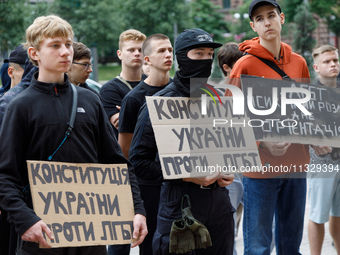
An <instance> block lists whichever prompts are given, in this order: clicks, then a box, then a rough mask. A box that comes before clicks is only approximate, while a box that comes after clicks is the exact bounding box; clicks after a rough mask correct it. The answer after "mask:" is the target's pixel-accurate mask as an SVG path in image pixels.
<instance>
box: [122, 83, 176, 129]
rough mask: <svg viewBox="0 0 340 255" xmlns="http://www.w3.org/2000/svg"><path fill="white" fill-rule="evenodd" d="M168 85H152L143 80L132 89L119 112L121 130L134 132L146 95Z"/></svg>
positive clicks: (150, 94)
mask: <svg viewBox="0 0 340 255" xmlns="http://www.w3.org/2000/svg"><path fill="white" fill-rule="evenodd" d="M171 82H172V79H170V80H169V83H171ZM169 83H168V84H169ZM168 84H167V85H168ZM167 85H165V86H162V87H158V86H150V85H148V84H146V83H145V82H144V81H141V82H140V83H139V84H138V86H137V87H136V88H134V89H133V90H132V91H130V92H129V93H128V94H127V95H126V96H125V97H124V99H123V102H122V108H121V110H120V114H119V132H120V133H133V131H134V130H135V126H136V122H137V118H138V113H139V109H140V108H141V107H142V105H143V104H144V103H145V96H152V95H153V94H155V93H157V92H158V91H160V90H162V89H163V88H165V87H166V86H167Z"/></svg>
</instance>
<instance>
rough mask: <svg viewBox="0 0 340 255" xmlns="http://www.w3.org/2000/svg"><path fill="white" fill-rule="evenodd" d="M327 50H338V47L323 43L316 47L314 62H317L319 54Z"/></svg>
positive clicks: (313, 54)
mask: <svg viewBox="0 0 340 255" xmlns="http://www.w3.org/2000/svg"><path fill="white" fill-rule="evenodd" d="M327 51H335V52H338V49H337V48H335V47H333V46H332V45H322V46H320V47H319V48H316V49H315V50H313V53H312V56H313V60H314V63H315V62H316V59H317V57H318V56H320V55H321V54H322V53H324V52H327Z"/></svg>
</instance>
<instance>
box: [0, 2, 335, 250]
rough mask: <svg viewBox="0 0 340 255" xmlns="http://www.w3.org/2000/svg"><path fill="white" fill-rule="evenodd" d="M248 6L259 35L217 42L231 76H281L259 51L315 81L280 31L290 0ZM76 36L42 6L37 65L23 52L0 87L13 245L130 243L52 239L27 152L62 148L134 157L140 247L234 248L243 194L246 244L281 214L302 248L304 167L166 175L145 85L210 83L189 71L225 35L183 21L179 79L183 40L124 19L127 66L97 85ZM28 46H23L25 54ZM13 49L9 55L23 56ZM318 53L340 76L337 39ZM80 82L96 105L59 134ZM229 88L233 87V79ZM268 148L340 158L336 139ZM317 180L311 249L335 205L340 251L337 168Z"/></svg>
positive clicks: (3, 174)
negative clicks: (5, 87) (5, 86)
mask: <svg viewBox="0 0 340 255" xmlns="http://www.w3.org/2000/svg"><path fill="white" fill-rule="evenodd" d="M249 18H250V20H251V21H250V26H251V27H252V29H253V30H254V31H255V32H256V33H257V34H258V37H256V38H253V39H252V40H246V41H244V42H243V43H241V44H240V45H239V46H238V45H236V44H227V45H225V46H224V47H223V48H221V50H220V51H219V53H218V57H219V65H220V67H221V70H222V72H223V73H224V75H225V77H226V80H225V82H228V83H230V84H233V85H235V86H239V87H240V76H241V75H242V74H247V75H253V76H259V77H263V78H277V79H282V76H281V75H280V74H278V73H277V72H276V71H275V70H274V69H273V68H272V67H271V66H269V65H267V64H265V63H264V62H263V61H262V60H261V58H262V59H266V60H267V61H271V62H272V63H274V65H276V66H277V67H279V68H280V69H281V70H283V71H284V72H285V73H286V74H287V75H288V76H289V77H290V78H292V79H294V80H296V81H302V82H305V83H308V82H310V81H309V79H310V76H309V71H308V67H307V64H306V61H305V60H304V59H303V58H302V57H301V56H299V55H298V54H296V53H294V52H293V51H292V49H291V47H290V46H289V45H287V44H285V43H283V42H282V41H281V27H282V25H283V24H284V22H285V16H284V14H283V12H282V11H281V7H280V5H279V4H278V3H277V2H276V1H275V0H253V1H252V2H251V4H250V6H249ZM73 36H74V34H73V30H72V27H71V25H70V24H69V23H68V22H67V21H65V20H63V19H61V18H60V17H57V16H54V15H50V16H46V17H44V16H42V17H39V18H37V19H36V20H35V21H34V22H33V24H32V25H31V26H30V27H29V28H28V29H27V30H26V42H25V44H24V47H25V51H27V55H28V58H29V60H30V61H31V63H33V65H34V66H35V67H32V64H31V63H29V61H28V60H25V61H22V59H20V63H19V62H17V63H15V62H14V61H12V64H11V63H10V68H9V75H10V77H11V79H12V82H13V85H12V86H11V87H12V88H11V90H9V91H8V92H7V93H6V94H5V95H4V96H2V97H1V98H0V114H1V115H0V117H1V118H0V128H1V129H0V141H1V144H0V152H1V153H0V208H1V210H2V214H1V216H2V217H1V219H2V220H4V217H3V216H4V215H6V214H5V213H8V215H9V218H10V219H11V228H8V229H6V230H5V229H1V230H0V231H1V236H4V233H5V236H6V233H8V236H10V235H9V233H11V236H13V235H14V236H15V237H16V238H15V239H17V242H16V241H13V240H12V241H7V242H10V244H9V247H10V249H7V250H6V255H7V253H8V254H9V255H13V254H15V252H16V253H17V254H85V255H86V254H107V253H108V254H110V255H115V254H116V255H117V254H129V253H130V245H110V246H109V247H105V246H87V247H86V246H83V247H68V248H53V249H49V245H48V243H47V242H46V240H45V238H49V239H54V237H53V235H52V231H51V229H49V228H48V226H47V225H46V224H45V223H44V222H43V221H42V220H41V219H40V218H39V217H38V216H37V215H36V214H35V212H34V210H33V207H32V198H31V196H30V193H29V192H23V191H24V190H25V188H26V187H27V185H28V176H27V166H26V160H46V159H47V158H48V157H49V155H51V153H53V152H54V151H55V149H56V148H58V149H57V152H56V153H55V154H53V155H54V158H53V161H60V162H74V163H84V162H85V163H103V164H108V163H126V164H127V165H128V170H129V178H130V183H131V191H132V195H133V203H134V212H135V216H134V223H133V224H134V231H133V239H134V242H133V243H132V245H131V247H135V246H137V245H139V247H140V254H155V255H156V254H162V255H163V254H175V253H185V254H223V255H226V254H230V255H231V254H233V253H234V254H235V250H234V249H233V248H234V236H235V223H236V220H234V218H233V215H234V212H235V209H236V207H238V205H239V204H240V202H241V201H242V196H243V205H244V218H243V235H244V247H245V249H244V253H245V254H259V255H260V254H261V255H263V254H270V252H271V243H272V234H273V233H272V226H273V219H274V218H275V246H276V251H277V254H287V255H288V254H289V255H290V254H300V244H301V240H302V234H303V222H304V214H305V201H306V186H307V185H306V178H294V175H293V174H292V173H288V174H286V175H282V174H283V173H279V174H276V175H266V174H265V175H263V174H262V173H260V174H259V173H245V174H244V176H243V178H241V177H240V176H236V179H235V182H234V183H233V181H234V176H232V175H228V174H219V175H217V176H213V177H211V176H207V177H194V178H183V179H177V180H170V181H169V180H167V181H164V179H163V175H162V169H161V164H160V159H159V153H158V148H157V145H156V140H155V134H154V131H153V128H152V124H151V120H150V116H149V110H148V108H147V106H146V104H145V96H152V95H155V96H161V97H188V98H189V97H190V96H192V95H193V94H195V96H197V95H200V94H201V93H203V92H202V90H200V86H199V85H198V84H194V83H192V82H191V81H192V80H191V79H192V78H201V79H205V80H207V79H208V78H209V76H210V74H211V68H212V63H213V58H214V50H215V49H217V48H219V47H220V46H222V45H221V44H219V43H216V42H214V40H213V38H212V36H211V35H210V34H209V33H208V32H207V31H204V30H202V29H198V28H195V29H187V30H184V31H183V32H182V33H181V34H179V36H178V38H177V40H176V42H175V45H174V53H175V55H176V59H177V62H178V64H179V70H178V71H177V72H176V73H175V76H174V78H173V79H171V78H170V75H169V70H170V69H171V68H172V64H173V47H172V45H171V42H170V40H169V38H168V37H167V36H165V35H163V34H154V35H151V36H149V37H146V36H145V35H144V34H143V33H141V32H140V31H137V30H134V29H129V30H126V31H124V32H123V33H122V34H121V35H120V38H119V50H118V51H117V55H118V57H119V59H120V60H121V62H122V70H121V73H120V75H118V76H117V77H115V78H113V79H112V80H110V81H109V82H107V83H106V84H104V85H103V86H102V88H101V90H100V93H99V95H98V94H97V93H96V92H95V91H92V90H91V89H90V88H89V87H88V85H87V84H86V79H87V78H88V77H89V74H90V73H91V72H92V64H91V57H92V55H91V51H90V49H89V48H87V47H86V46H85V45H84V44H82V43H80V42H74V41H73ZM22 48H23V46H20V47H19V48H17V49H16V50H15V51H14V54H17V55H18V54H21V55H22V53H23V49H22ZM25 51H24V53H25ZM243 53H246V55H245V56H242V54H243ZM13 56H16V55H13ZM13 56H12V58H11V57H10V62H11V59H12V60H13V59H16V60H17V59H18V57H17V58H15V57H13ZM313 58H314V70H315V71H316V73H317V74H318V76H319V77H318V78H319V80H318V83H319V85H324V86H327V87H338V83H337V81H336V77H337V76H338V74H339V57H338V51H337V49H336V48H334V47H330V46H325V47H320V48H318V49H316V50H315V51H314V52H313ZM144 64H145V65H146V66H147V67H148V69H149V71H148V73H147V75H146V74H144V73H143V72H142V66H143V65H144ZM20 68H21V69H22V70H21V69H20ZM19 76H20V78H18V77H19ZM21 77H22V79H21ZM20 80H21V81H20ZM17 83H19V84H18V85H17V86H15V85H16V84H17ZM84 88H85V89H84ZM74 89H75V90H74ZM74 91H76V92H74ZM73 93H77V94H78V102H77V107H80V108H81V109H83V110H84V112H86V114H78V115H77V118H76V119H75V124H74V128H73V132H72V135H71V139H68V140H67V142H66V144H65V145H63V144H62V146H61V145H60V140H61V139H62V138H63V137H64V133H65V131H66V130H67V129H68V125H69V122H68V120H69V118H70V111H71V108H72V104H73V102H72V95H73ZM225 95H226V96H230V95H231V94H230V91H228V90H227V91H226V92H225ZM258 150H259V154H260V158H261V162H262V164H263V165H272V166H276V165H306V164H308V163H309V162H310V155H311V162H312V163H313V164H318V163H320V162H327V164H335V165H338V164H339V156H338V154H339V153H338V150H337V149H333V151H332V148H330V147H328V146H311V147H309V146H308V145H302V144H293V143H289V142H278V143H277V142H275V143H274V142H258ZM324 154H326V156H324V157H322V155H324ZM130 162H131V163H130ZM321 179H322V180H321ZM309 181H310V185H309V190H310V191H309V192H310V194H311V196H310V201H311V216H310V222H309V239H310V245H311V251H312V254H320V253H321V246H322V241H323V236H324V230H323V228H324V225H323V224H324V223H325V222H327V221H328V219H329V214H330V213H331V216H330V226H331V228H330V231H331V234H332V237H333V240H334V244H335V247H336V249H337V251H338V252H339V249H340V248H339V245H340V240H339V231H340V221H339V217H340V206H339V202H338V201H339V199H338V198H339V194H340V191H338V189H339V185H338V181H339V177H338V176H331V177H328V178H320V176H316V175H310V176H309ZM320 182H322V183H323V184H322V186H320V185H319V183H320ZM232 183H233V184H232ZM228 185H230V186H228ZM227 186H228V187H227ZM226 187H227V188H226ZM320 194H322V195H320ZM324 194H326V195H327V199H324V197H325V196H326V195H324ZM321 201H322V202H323V204H322V205H320V203H321ZM329 201H331V203H330V202H329ZM184 203H187V205H190V214H189V215H186V216H187V217H189V219H190V220H192V222H191V223H190V224H189V223H188V222H186V224H187V225H185V226H179V225H175V227H174V223H176V222H177V220H178V219H180V218H182V217H183V210H182V209H183V208H182V207H183V204H184ZM234 207H235V209H234ZM320 207H321V208H320ZM194 228H195V229H194ZM174 229H175V230H174ZM202 233H204V235H203V234H202ZM143 241H144V242H143ZM5 246H6V245H5ZM0 247H2V246H0ZM40 247H43V248H45V249H41V248H40ZM7 248H8V247H7ZM46 248H47V249H46ZM0 252H1V254H2V251H0Z"/></svg>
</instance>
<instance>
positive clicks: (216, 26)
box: [190, 0, 229, 42]
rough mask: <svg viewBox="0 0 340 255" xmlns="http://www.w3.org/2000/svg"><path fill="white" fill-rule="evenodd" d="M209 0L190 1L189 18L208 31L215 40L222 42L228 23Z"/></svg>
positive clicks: (196, 25) (195, 24) (217, 7)
mask: <svg viewBox="0 0 340 255" xmlns="http://www.w3.org/2000/svg"><path fill="white" fill-rule="evenodd" d="M219 9H220V7H219V6H216V5H214V4H213V3H212V2H211V1H210V0H195V1H193V2H191V13H190V18H191V20H192V21H193V22H194V26H195V27H198V28H201V29H203V30H205V31H207V32H209V33H210V34H211V35H212V36H213V37H214V40H215V41H218V42H224V36H223V34H224V33H226V32H228V31H229V29H228V23H227V22H226V21H225V20H224V16H223V14H222V13H220V12H219V11H218V10H219Z"/></svg>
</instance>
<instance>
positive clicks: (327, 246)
mask: <svg viewBox="0 0 340 255" xmlns="http://www.w3.org/2000/svg"><path fill="white" fill-rule="evenodd" d="M307 190H308V189H307ZM308 216H309V202H308V198H307V203H306V213H305V221H304V231H303V239H302V243H301V246H300V253H301V254H303V255H308V254H311V253H310V249H309V242H308V232H307V227H308V219H309V217H308ZM236 250H237V254H238V255H242V254H243V237H242V222H241V224H240V229H239V232H238V236H237V237H236ZM138 254H139V249H138V247H137V248H133V249H131V252H130V255H138ZM271 254H276V252H275V248H274V250H273V251H272V253H271ZM321 254H323V255H337V253H336V250H335V248H334V246H333V245H332V237H331V236H330V234H329V229H328V223H326V224H325V239H324V242H323V246H322V253H321Z"/></svg>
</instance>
